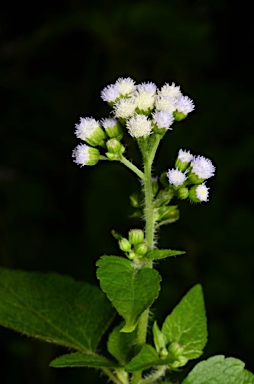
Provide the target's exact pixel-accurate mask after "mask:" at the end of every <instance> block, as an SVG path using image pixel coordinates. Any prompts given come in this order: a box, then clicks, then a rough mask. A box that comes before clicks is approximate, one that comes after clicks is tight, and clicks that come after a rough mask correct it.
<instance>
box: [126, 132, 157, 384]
mask: <svg viewBox="0 0 254 384" xmlns="http://www.w3.org/2000/svg"><path fill="white" fill-rule="evenodd" d="M160 140H161V136H160V135H155V136H154V137H153V138H152V140H151V141H150V142H147V141H143V140H141V141H140V142H139V147H140V150H141V152H142V155H143V162H144V178H143V183H144V195H145V202H144V204H145V207H144V214H145V234H146V243H147V246H148V249H149V250H152V249H153V248H154V235H155V221H154V210H153V189H152V164H153V160H154V157H155V153H156V150H157V148H158V145H159V142H160ZM145 267H146V268H152V267H153V264H152V261H150V262H149V263H147V264H146V265H145ZM148 317H149V308H148V309H147V310H145V311H144V312H143V313H142V315H141V317H140V319H139V322H138V325H137V351H140V349H141V348H142V346H143V345H144V344H145V343H146V335H147V327H148ZM141 382H142V371H138V372H134V373H133V376H132V384H139V383H141Z"/></svg>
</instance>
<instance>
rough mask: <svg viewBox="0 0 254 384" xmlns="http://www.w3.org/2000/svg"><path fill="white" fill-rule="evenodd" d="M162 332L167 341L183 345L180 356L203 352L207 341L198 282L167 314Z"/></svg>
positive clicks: (190, 355) (191, 355)
mask: <svg viewBox="0 0 254 384" xmlns="http://www.w3.org/2000/svg"><path fill="white" fill-rule="evenodd" d="M162 333H163V334H164V335H165V337H166V339H167V341H168V343H172V342H177V343H179V344H180V345H181V346H182V347H184V349H183V352H182V356H184V357H186V358H187V359H195V358H197V357H199V356H200V355H201V354H202V353H203V348H204V347H205V345H206V342H207V325H206V313H205V305H204V298H203V293H202V287H201V285H200V284H197V285H195V286H194V287H193V288H192V289H190V290H189V292H188V293H187V294H186V295H185V296H184V297H183V298H182V300H181V301H180V303H179V304H178V305H177V306H176V307H175V308H174V309H173V311H172V312H171V314H170V315H169V316H167V318H166V320H165V322H164V324H163V326H162Z"/></svg>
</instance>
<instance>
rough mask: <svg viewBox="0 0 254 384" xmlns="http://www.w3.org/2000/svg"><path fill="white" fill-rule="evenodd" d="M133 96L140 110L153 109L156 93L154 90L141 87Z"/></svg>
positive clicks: (147, 110) (148, 110)
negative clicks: (150, 90)
mask: <svg viewBox="0 0 254 384" xmlns="http://www.w3.org/2000/svg"><path fill="white" fill-rule="evenodd" d="M133 97H134V99H135V103H136V105H137V108H138V109H139V110H140V111H144V112H150V111H151V110H152V109H153V107H154V101H155V94H154V93H153V92H148V91H145V90H144V89H139V90H137V91H136V92H135V93H134V95H133Z"/></svg>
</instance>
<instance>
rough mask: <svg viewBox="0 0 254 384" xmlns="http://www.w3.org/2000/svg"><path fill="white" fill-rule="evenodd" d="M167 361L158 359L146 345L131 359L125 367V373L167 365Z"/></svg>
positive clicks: (149, 346) (154, 352) (155, 353)
mask: <svg viewBox="0 0 254 384" xmlns="http://www.w3.org/2000/svg"><path fill="white" fill-rule="evenodd" d="M170 361H172V360H168V359H160V358H159V356H158V353H157V352H156V350H155V349H154V348H153V347H152V346H151V345H148V344H145V345H144V346H143V347H142V349H141V351H140V352H139V354H138V355H136V356H135V357H133V359H132V360H131V361H130V363H129V364H127V365H126V367H125V370H126V371H127V372H135V371H141V370H143V369H148V368H151V367H155V366H159V365H167V364H168V363H169V362H170Z"/></svg>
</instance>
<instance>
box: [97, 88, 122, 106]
mask: <svg viewBox="0 0 254 384" xmlns="http://www.w3.org/2000/svg"><path fill="white" fill-rule="evenodd" d="M119 97H120V92H119V90H118V88H117V86H116V85H115V84H110V85H107V86H106V87H105V88H103V90H102V91H101V98H102V100H103V101H106V102H108V103H114V102H115V101H116V100H117V99H119Z"/></svg>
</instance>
